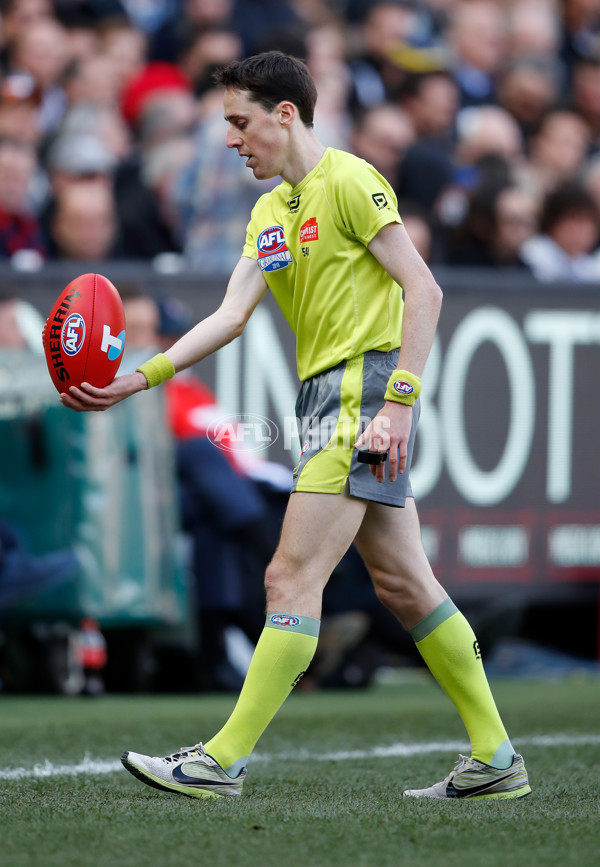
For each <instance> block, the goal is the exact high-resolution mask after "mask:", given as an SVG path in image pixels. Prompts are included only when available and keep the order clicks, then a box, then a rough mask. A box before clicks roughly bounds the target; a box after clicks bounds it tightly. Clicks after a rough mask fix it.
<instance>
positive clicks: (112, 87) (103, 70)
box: [62, 53, 122, 106]
mask: <svg viewBox="0 0 600 867" xmlns="http://www.w3.org/2000/svg"><path fill="white" fill-rule="evenodd" d="M62 84H63V88H64V91H65V96H66V99H67V104H68V105H69V106H74V105H80V104H82V103H92V104H93V105H99V106H100V105H102V106H114V105H117V104H118V101H119V97H120V94H121V89H122V81H121V79H120V77H119V72H118V70H117V69H116V67H115V65H114V63H113V61H112V59H111V58H110V57H109V56H108V55H106V54H99V53H95V54H90V55H88V56H87V57H79V58H77V59H76V60H73V61H71V63H70V64H69V65H68V67H67V69H66V70H65V72H64V75H63V76H62Z"/></svg>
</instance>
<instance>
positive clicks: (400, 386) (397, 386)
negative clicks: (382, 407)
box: [394, 379, 414, 394]
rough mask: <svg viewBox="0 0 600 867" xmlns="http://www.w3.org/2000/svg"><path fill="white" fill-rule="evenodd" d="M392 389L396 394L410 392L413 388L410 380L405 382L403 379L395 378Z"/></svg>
mask: <svg viewBox="0 0 600 867" xmlns="http://www.w3.org/2000/svg"><path fill="white" fill-rule="evenodd" d="M394 391H397V392H398V394H412V393H413V391H414V388H413V387H412V385H411V384H410V382H405V381H404V380H403V379H397V380H396V382H395V383H394Z"/></svg>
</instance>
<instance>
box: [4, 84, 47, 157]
mask: <svg viewBox="0 0 600 867" xmlns="http://www.w3.org/2000/svg"><path fill="white" fill-rule="evenodd" d="M39 105H40V93H39V91H38V89H37V88H36V86H35V82H34V80H33V78H32V77H31V76H30V75H28V74H27V73H24V74H10V75H7V76H5V77H4V78H3V79H2V81H0V137H2V138H12V139H16V140H18V141H23V142H26V143H27V144H29V145H31V146H33V147H36V148H37V146H38V144H39V143H40V139H41V133H40V129H39V125H38V113H39Z"/></svg>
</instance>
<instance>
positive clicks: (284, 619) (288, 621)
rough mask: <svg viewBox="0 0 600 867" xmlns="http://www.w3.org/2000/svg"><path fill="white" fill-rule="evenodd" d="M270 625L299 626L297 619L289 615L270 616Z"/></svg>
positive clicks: (298, 619)
mask: <svg viewBox="0 0 600 867" xmlns="http://www.w3.org/2000/svg"><path fill="white" fill-rule="evenodd" d="M270 619H271V623H275V624H276V625H277V626H300V618H299V617H291V616H290V615H289V614H272V615H271V618H270Z"/></svg>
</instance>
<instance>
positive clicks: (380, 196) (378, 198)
mask: <svg viewBox="0 0 600 867" xmlns="http://www.w3.org/2000/svg"><path fill="white" fill-rule="evenodd" d="M371 198H372V199H373V201H374V203H375V205H376V206H377V208H378V209H379V210H380V211H381V210H382V209H383V208H387V203H388V200H387V198H386V195H385V193H373V194H372V196H371Z"/></svg>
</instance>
